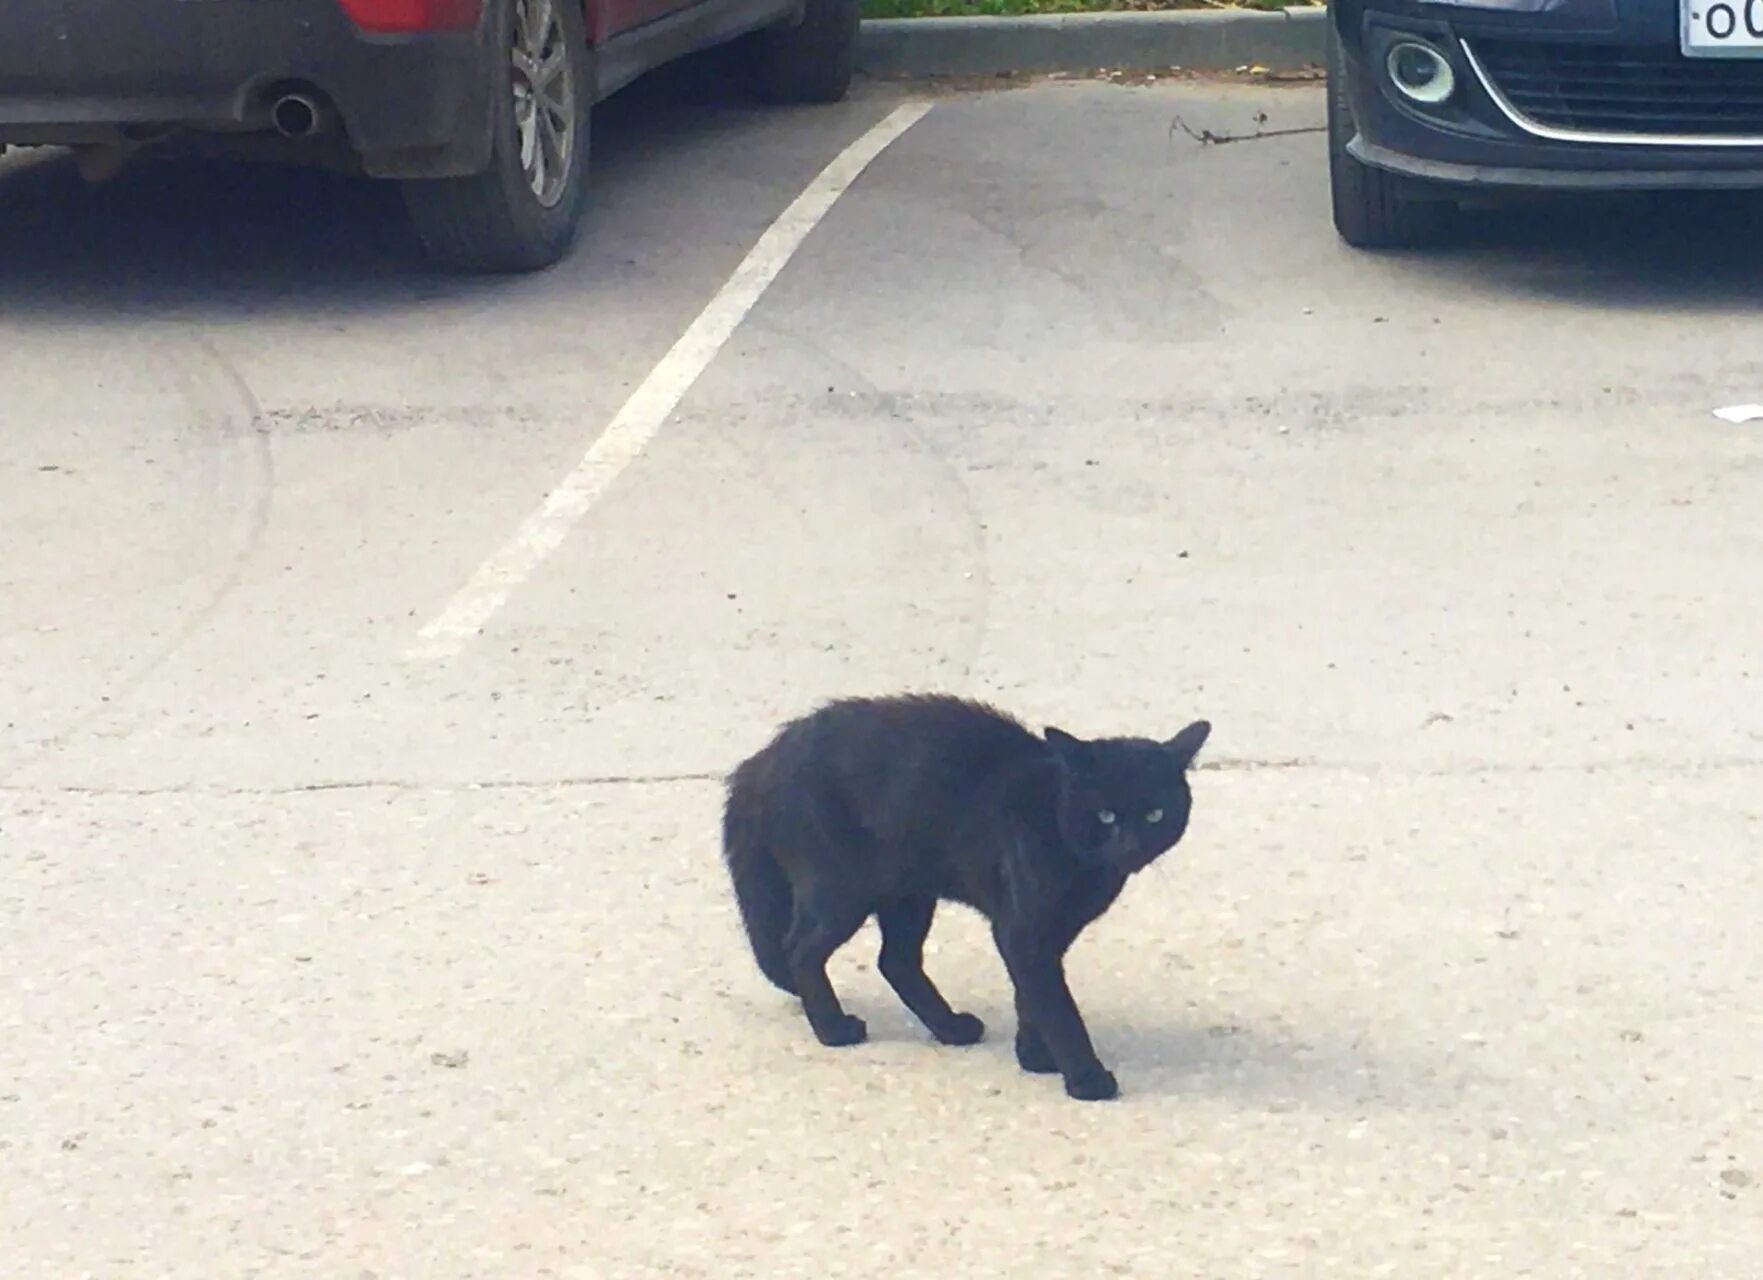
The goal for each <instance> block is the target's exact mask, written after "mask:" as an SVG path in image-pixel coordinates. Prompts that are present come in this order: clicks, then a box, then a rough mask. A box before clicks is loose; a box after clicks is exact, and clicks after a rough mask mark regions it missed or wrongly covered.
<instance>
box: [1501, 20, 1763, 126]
mask: <svg viewBox="0 0 1763 1280" xmlns="http://www.w3.org/2000/svg"><path fill="white" fill-rule="evenodd" d="M1471 47H1472V50H1473V52H1474V54H1475V56H1476V58H1477V60H1478V61H1480V63H1481V65H1482V68H1483V69H1484V71H1485V72H1486V74H1487V77H1488V79H1489V80H1490V81H1492V82H1493V86H1494V87H1495V88H1497V89H1498V90H1499V91H1500V92H1501V93H1502V94H1504V95H1505V97H1506V99H1507V100H1508V101H1509V102H1510V103H1511V104H1512V106H1513V108H1514V109H1515V110H1517V111H1519V112H1520V113H1522V114H1523V115H1525V116H1527V117H1529V119H1530V120H1531V121H1533V122H1535V123H1536V124H1540V125H1546V126H1548V127H1549V128H1552V129H1561V130H1567V131H1572V132H1576V133H1603V134H1619V135H1624V136H1630V137H1641V138H1645V137H1666V136H1672V135H1676V136H1684V135H1693V136H1701V137H1718V138H1728V137H1730V138H1763V60H1756V59H1742V60H1741V59H1732V58H1686V57H1684V56H1683V54H1681V53H1680V52H1678V50H1677V49H1676V48H1674V47H1670V46H1664V47H1637V46H1632V45H1595V44H1543V43H1538V42H1533V41H1528V40H1476V41H1474V42H1473V44H1472V46H1471Z"/></svg>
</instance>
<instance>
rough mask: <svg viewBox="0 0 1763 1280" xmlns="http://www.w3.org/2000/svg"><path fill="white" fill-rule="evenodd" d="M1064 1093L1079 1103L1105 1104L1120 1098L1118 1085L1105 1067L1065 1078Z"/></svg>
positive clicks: (1111, 1073) (1112, 1074)
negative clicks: (1109, 1100) (1111, 1099)
mask: <svg viewBox="0 0 1763 1280" xmlns="http://www.w3.org/2000/svg"><path fill="white" fill-rule="evenodd" d="M1065 1092H1066V1093H1067V1094H1068V1095H1070V1096H1071V1097H1073V1098H1076V1099H1077V1100H1078V1101H1080V1102H1106V1101H1108V1099H1110V1098H1115V1097H1119V1096H1120V1083H1119V1082H1118V1081H1117V1080H1115V1078H1114V1073H1113V1072H1112V1071H1110V1070H1108V1068H1106V1067H1097V1068H1096V1069H1095V1070H1093V1071H1086V1072H1084V1073H1083V1074H1082V1075H1077V1076H1066V1077H1065Z"/></svg>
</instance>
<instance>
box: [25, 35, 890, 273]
mask: <svg viewBox="0 0 1763 1280" xmlns="http://www.w3.org/2000/svg"><path fill="white" fill-rule="evenodd" d="M857 5H858V0H0V150H3V149H4V148H5V147H6V146H7V145H9V144H10V145H63V146H71V147H73V148H75V149H76V150H77V151H79V152H80V153H81V156H82V165H83V167H84V168H85V169H86V171H87V172H88V173H89V174H90V173H99V172H103V171H105V170H108V169H113V168H114V167H115V166H116V165H118V164H121V163H123V162H124V161H125V160H127V159H130V158H132V157H134V156H136V155H141V154H187V153H198V154H201V153H213V152H221V153H225V154H233V155H246V156H258V157H262V158H267V159H272V160H286V161H294V162H306V163H317V164H325V165H331V166H337V167H342V168H346V169H349V170H352V171H355V172H361V173H366V174H368V175H371V176H372V177H376V178H387V179H396V180H398V181H399V182H401V183H402V184H403V191H404V195H405V203H406V204H407V205H408V207H409V210H410V214H411V217H412V219H413V221H414V223H415V226H416V230H417V232H418V234H419V235H420V236H421V238H422V241H423V243H424V245H425V246H426V247H427V249H428V251H429V254H430V255H431V256H432V257H433V258H434V259H436V260H437V261H439V262H441V263H443V264H445V265H448V266H451V267H455V268H460V269H465V270H488V271H520V270H533V269H537V268H539V267H543V266H546V265H548V264H549V263H552V262H554V261H556V260H557V259H558V258H559V257H560V256H561V255H562V254H563V253H564V251H565V250H566V249H567V248H568V247H569V244H570V242H571V240H572V239H573V237H574V234H575V230H576V226H577V224H578V222H579V221H580V216H581V210H582V204H583V199H584V195H585V193H586V189H587V188H586V179H587V160H588V121H589V113H590V110H591V108H592V106H593V104H594V103H596V102H598V101H600V100H602V99H604V98H605V97H606V96H607V95H608V94H610V93H612V92H613V91H615V90H616V89H618V88H620V87H621V86H623V85H624V84H626V83H628V82H629V81H631V80H632V79H634V78H635V77H637V76H638V75H641V74H642V73H643V72H645V71H647V70H649V69H651V68H653V67H656V66H659V65H660V64H662V63H664V62H668V61H671V60H672V59H675V58H678V57H681V56H683V55H685V54H689V53H693V52H696V51H698V50H702V49H707V48H710V47H711V46H716V45H722V44H728V43H730V42H737V41H738V42H739V47H740V54H741V60H742V62H743V63H744V64H745V66H746V67H747V69H748V70H749V71H750V72H751V74H752V77H753V80H754V83H755V87H756V88H757V89H758V90H759V92H760V93H762V94H763V95H764V96H766V97H768V98H770V99H773V100H778V101H793V102H828V101H833V100H836V99H838V98H841V97H843V96H844V94H845V92H846V89H847V88H848V87H849V85H850V81H851V71H852V62H853V59H854V55H855V47H856V40H857V25H858V9H857Z"/></svg>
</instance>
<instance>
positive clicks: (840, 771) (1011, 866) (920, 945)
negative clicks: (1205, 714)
mask: <svg viewBox="0 0 1763 1280" xmlns="http://www.w3.org/2000/svg"><path fill="white" fill-rule="evenodd" d="M1210 732H1211V726H1210V725H1209V724H1207V723H1206V722H1205V721H1204V720H1200V721H1196V722H1195V723H1193V724H1191V725H1189V726H1188V727H1187V728H1185V729H1183V730H1182V731H1181V732H1180V733H1178V734H1177V735H1176V736H1175V737H1174V738H1172V739H1171V740H1170V741H1168V742H1153V741H1150V740H1148V739H1143V738H1103V739H1098V740H1095V741H1089V742H1086V741H1082V740H1080V739H1078V738H1074V737H1072V736H1071V735H1070V734H1067V733H1063V732H1061V731H1060V730H1058V729H1048V730H1047V731H1046V736H1045V738H1044V739H1043V738H1037V737H1036V736H1035V735H1034V734H1032V733H1031V732H1029V730H1028V729H1026V728H1025V727H1024V726H1023V725H1022V724H1020V723H1019V722H1017V721H1015V720H1013V719H1011V718H1010V717H1008V716H1006V715H1004V714H1002V713H1001V712H998V711H996V710H993V709H992V708H990V707H986V706H982V705H979V704H977V703H973V702H966V701H962V700H960V699H957V698H951V697H942V696H927V697H900V698H878V699H850V700H845V701H839V702H834V703H830V704H828V705H826V706H824V707H822V708H821V709H820V710H818V711H816V712H814V713H813V714H811V715H808V716H806V717H804V718H802V719H800V720H795V721H792V722H791V723H789V724H787V725H785V726H784V727H783V728H782V729H781V730H780V731H779V732H778V734H777V736H776V737H775V738H773V739H772V741H771V742H770V744H769V745H767V746H766V747H764V748H763V749H762V750H760V751H759V752H757V753H756V754H755V755H753V756H752V757H751V758H750V759H748V760H746V761H745V762H744V763H742V764H741V765H740V767H739V768H737V769H736V770H735V771H734V772H733V773H732V774H731V775H730V776H729V780H728V801H727V805H726V808H725V809H724V813H723V833H722V834H723V853H724V856H725V857H726V859H727V861H728V867H729V874H730V875H731V876H732V878H733V880H734V887H735V896H736V898H737V899H738V900H739V903H740V910H741V919H742V921H743V922H744V923H745V925H746V927H747V935H748V937H749V939H750V940H751V941H752V944H753V952H754V955H755V956H756V957H757V958H758V960H759V967H760V969H761V970H763V971H764V973H765V976H766V977H767V978H769V979H771V981H772V982H773V983H775V984H776V985H777V986H779V987H781V988H782V989H783V990H785V991H788V992H790V993H791V994H792V995H795V996H797V997H798V998H800V999H801V1001H802V1009H803V1012H805V1013H806V1014H807V1015H808V1022H809V1025H811V1026H812V1027H813V1028H814V1034H815V1035H816V1036H817V1037H819V1039H820V1042H821V1043H822V1044H825V1045H847V1044H857V1043H859V1042H860V1041H862V1039H863V1038H864V1035H865V1028H864V1025H863V1022H862V1021H861V1020H860V1019H858V1018H854V1017H852V1016H850V1015H849V1014H847V1013H846V1012H845V1011H844V1009H843V1008H841V1007H840V1005H839V998H838V996H837V995H835V994H834V993H833V989H832V985H831V984H830V983H829V982H828V981H827V976H826V963H827V960H828V959H829V958H830V957H831V956H832V954H833V952H834V951H836V950H837V949H838V948H839V947H840V946H842V945H843V944H844V943H845V942H846V941H847V940H848V939H849V938H850V937H851V935H852V934H854V933H855V932H856V931H857V930H858V928H859V927H860V926H861V925H862V924H863V922H864V921H865V920H866V919H868V918H869V917H870V916H871V915H874V916H875V917H876V919H877V922H878V923H879V924H880V926H881V935H882V947H881V963H880V968H881V971H882V975H883V976H884V977H885V978H886V979H887V980H888V982H889V984H890V985H891V986H892V987H893V988H894V990H895V991H896V992H897V993H898V994H899V996H900V999H901V1000H903V1001H904V1002H905V1004H906V1007H907V1008H908V1009H910V1010H911V1011H912V1012H913V1013H914V1014H915V1015H916V1016H917V1017H918V1018H919V1020H920V1021H922V1022H923V1023H924V1025H925V1026H926V1027H928V1028H929V1029H930V1032H931V1034H932V1035H934V1036H935V1037H936V1038H937V1039H938V1040H940V1041H941V1042H942V1043H944V1044H973V1043H974V1042H975V1041H977V1040H979V1039H980V1037H981V1036H983V1035H984V1034H985V1026H984V1024H983V1023H981V1022H980V1020H979V1019H978V1018H976V1017H974V1016H973V1015H972V1014H970V1013H957V1012H955V1011H954V1010H953V1009H951V1008H950V1007H949V1003H948V1001H947V1000H945V999H943V996H942V993H941V992H939V991H938V990H937V988H936V986H935V984H934V983H932V982H931V980H930V978H929V977H927V976H926V975H925V972H924V941H925V937H926V935H927V934H928V933H929V932H930V926H931V917H932V915H933V914H934V913H935V911H936V908H937V902H938V901H939V900H941V899H949V900H951V901H955V902H964V903H966V904H968V905H969V906H971V907H974V908H976V909H977V910H979V911H980V912H981V913H983V914H984V915H985V916H986V917H987V918H988V919H989V920H990V921H991V925H992V936H993V938H994V939H995V940H996V942H997V945H998V950H999V952H1000V953H1001V954H1002V955H1003V957H1004V963H1005V966H1006V968H1007V969H1008V970H1009V973H1010V979H1011V982H1012V983H1013V985H1014V986H1015V989H1016V1060H1017V1061H1018V1062H1019V1063H1021V1065H1022V1068H1023V1070H1025V1071H1035V1072H1051V1071H1058V1072H1059V1073H1060V1074H1061V1075H1063V1076H1064V1077H1065V1091H1066V1092H1067V1093H1069V1094H1070V1095H1071V1096H1072V1097H1074V1098H1085V1099H1099V1098H1112V1097H1114V1096H1115V1094H1116V1093H1117V1092H1118V1091H1119V1090H1118V1086H1117V1085H1116V1083H1115V1080H1114V1077H1113V1075H1112V1074H1110V1073H1109V1071H1108V1070H1107V1068H1105V1067H1104V1066H1103V1065H1102V1063H1101V1062H1100V1060H1098V1059H1097V1057H1096V1051H1095V1049H1094V1048H1093V1047H1091V1044H1090V1036H1089V1032H1088V1030H1087V1029H1086V1028H1085V1027H1084V1021H1083V1016H1082V1015H1081V1014H1080V1013H1079V1012H1078V1009H1077V1005H1076V1003H1075V1002H1074V1001H1073V1000H1072V998H1071V990H1070V988H1069V987H1067V986H1066V983H1065V967H1064V957H1065V952H1066V950H1067V949H1068V948H1069V947H1070V946H1071V944H1072V942H1073V941H1074V940H1075V939H1076V938H1077V936H1078V934H1079V933H1080V932H1081V931H1082V930H1083V928H1084V927H1085V926H1086V925H1088V924H1089V923H1090V922H1091V921H1092V920H1094V919H1095V918H1096V917H1097V916H1099V915H1101V914H1102V913H1103V912H1104V911H1106V910H1107V909H1108V907H1109V906H1110V904H1112V903H1113V901H1114V899H1115V898H1116V897H1118V896H1119V894H1120V890H1121V888H1122V887H1123V886H1124V885H1125V884H1126V880H1127V877H1128V876H1130V875H1132V874H1133V873H1134V872H1135V871H1140V870H1142V869H1144V868H1145V867H1147V866H1149V865H1150V864H1151V862H1152V861H1153V860H1154V859H1155V858H1157V857H1158V856H1159V855H1160V854H1162V853H1163V852H1165V851H1166V850H1168V849H1169V848H1171V847H1172V846H1173V845H1174V844H1175V843H1176V841H1178V840H1180V839H1181V837H1182V833H1183V832H1184V831H1185V830H1186V829H1187V825H1188V810H1189V807H1190V804H1191V797H1190V794H1189V791H1188V782H1187V769H1188V766H1189V764H1191V763H1192V761H1193V759H1194V756H1195V755H1196V754H1197V753H1198V752H1199V750H1200V747H1201V746H1202V745H1203V744H1204V743H1205V741H1206V737H1207V735H1208V734H1209V733H1210Z"/></svg>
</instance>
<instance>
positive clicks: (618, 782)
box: [0, 757, 1763, 799]
mask: <svg viewBox="0 0 1763 1280" xmlns="http://www.w3.org/2000/svg"><path fill="white" fill-rule="evenodd" d="M1746 770H1763V759H1745V758H1742V757H1740V758H1732V759H1722V760H1704V761H1691V762H1687V763H1686V762H1676V761H1666V760H1658V759H1646V758H1634V759H1627V760H1589V761H1582V762H1580V763H1577V764H1559V765H1546V764H1465V765H1454V766H1446V767H1442V768H1436V769H1403V768H1388V767H1382V766H1377V765H1366V764H1354V763H1350V762H1341V763H1336V762H1332V761H1323V760H1301V759H1287V760H1255V759H1242V760H1212V761H1207V762H1205V763H1202V764H1197V765H1195V766H1194V771H1195V772H1197V773H1251V774H1261V773H1331V774H1339V775H1353V776H1359V777H1365V778H1377V777H1388V778H1402V779H1447V778H1473V777H1523V776H1527V775H1537V776H1540V775H1550V774H1556V775H1558V774H1581V775H1587V776H1592V775H1600V774H1617V773H1651V774H1657V775H1660V776H1669V777H1693V776H1695V775H1696V774H1702V773H1715V772H1721V773H1727V772H1743V771H1746ZM726 776H727V775H726V774H725V773H722V772H708V771H694V772H685V773H605V774H587V775H583V776H580V777H561V778H494V779H486V780H483V781H475V782H422V781H419V780H415V779H408V778H404V779H400V778H345V779H334V780H329V781H324V782H308V783H301V784H298V785H295V786H285V787H229V786H206V785H193V784H187V783H180V784H175V785H170V786H160V787H118V786H79V785H65V784H56V783H45V784H42V785H30V784H7V785H0V795H3V796H13V797H30V796H91V797H95V798H105V797H116V798H152V797H155V796H202V797H208V798H220V799H225V798H229V797H260V798H275V797H278V796H300V795H322V794H325V793H328V792H345V791H401V792H421V793H430V794H435V793H447V792H464V791H545V790H570V789H577V788H581V789H585V788H592V787H643V786H678V785H685V784H695V783H712V782H714V783H720V782H722V781H723V780H724V778H725V777H726Z"/></svg>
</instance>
